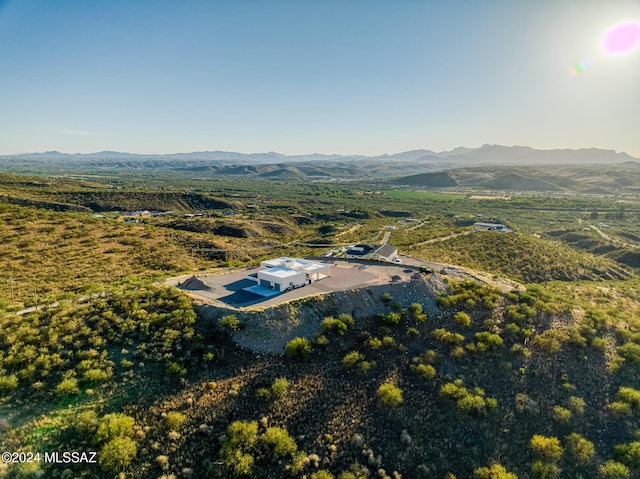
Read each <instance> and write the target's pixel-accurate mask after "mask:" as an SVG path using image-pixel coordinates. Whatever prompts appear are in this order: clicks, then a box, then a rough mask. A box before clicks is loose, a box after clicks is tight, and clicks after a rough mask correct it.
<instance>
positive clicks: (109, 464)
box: [98, 437, 138, 471]
mask: <svg viewBox="0 0 640 479" xmlns="http://www.w3.org/2000/svg"><path fill="white" fill-rule="evenodd" d="M137 452H138V446H137V444H136V442H135V441H134V440H133V439H131V438H129V437H114V438H113V439H111V440H110V441H108V442H107V443H106V444H105V445H104V446H102V448H101V449H100V452H99V453H98V462H99V463H100V465H101V466H102V467H103V468H105V469H107V470H111V471H120V470H122V469H124V468H125V467H126V466H127V465H128V464H129V463H130V462H131V461H132V460H133V458H134V457H136V453H137Z"/></svg>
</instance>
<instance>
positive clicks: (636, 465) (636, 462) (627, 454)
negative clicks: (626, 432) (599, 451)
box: [614, 441, 640, 471]
mask: <svg viewBox="0 0 640 479" xmlns="http://www.w3.org/2000/svg"><path fill="white" fill-rule="evenodd" d="M614 453H615V455H616V458H617V459H618V460H619V461H620V462H623V463H624V464H626V465H627V466H629V467H630V468H631V469H635V470H636V471H637V470H640V442H639V441H635V442H631V443H629V444H618V445H617V446H616V447H615V448H614Z"/></svg>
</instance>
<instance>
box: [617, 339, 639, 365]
mask: <svg viewBox="0 0 640 479" xmlns="http://www.w3.org/2000/svg"><path fill="white" fill-rule="evenodd" d="M618 354H620V356H622V357H623V358H624V359H625V360H626V361H627V362H628V363H630V364H634V365H638V364H640V344H636V343H627V344H623V345H622V346H619V347H618Z"/></svg>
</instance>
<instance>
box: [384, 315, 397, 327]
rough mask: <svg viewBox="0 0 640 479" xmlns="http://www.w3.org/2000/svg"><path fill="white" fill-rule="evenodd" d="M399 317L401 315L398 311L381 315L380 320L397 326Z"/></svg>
mask: <svg viewBox="0 0 640 479" xmlns="http://www.w3.org/2000/svg"><path fill="white" fill-rule="evenodd" d="M400 319H401V316H400V315H399V314H398V313H389V314H385V315H384V316H383V317H382V322H383V323H384V324H386V325H388V326H397V325H398V323H399V322H400Z"/></svg>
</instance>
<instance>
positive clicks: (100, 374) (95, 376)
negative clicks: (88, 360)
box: [83, 368, 112, 384]
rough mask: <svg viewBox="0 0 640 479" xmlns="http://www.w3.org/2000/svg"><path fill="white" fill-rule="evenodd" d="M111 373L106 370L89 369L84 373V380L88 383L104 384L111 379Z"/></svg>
mask: <svg viewBox="0 0 640 479" xmlns="http://www.w3.org/2000/svg"><path fill="white" fill-rule="evenodd" d="M111 375H112V374H111V371H106V370H104V369H99V368H94V369H88V370H87V371H85V372H84V375H83V379H84V380H85V381H87V382H88V383H92V384H96V383H103V382H105V381H108V380H109V378H111Z"/></svg>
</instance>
